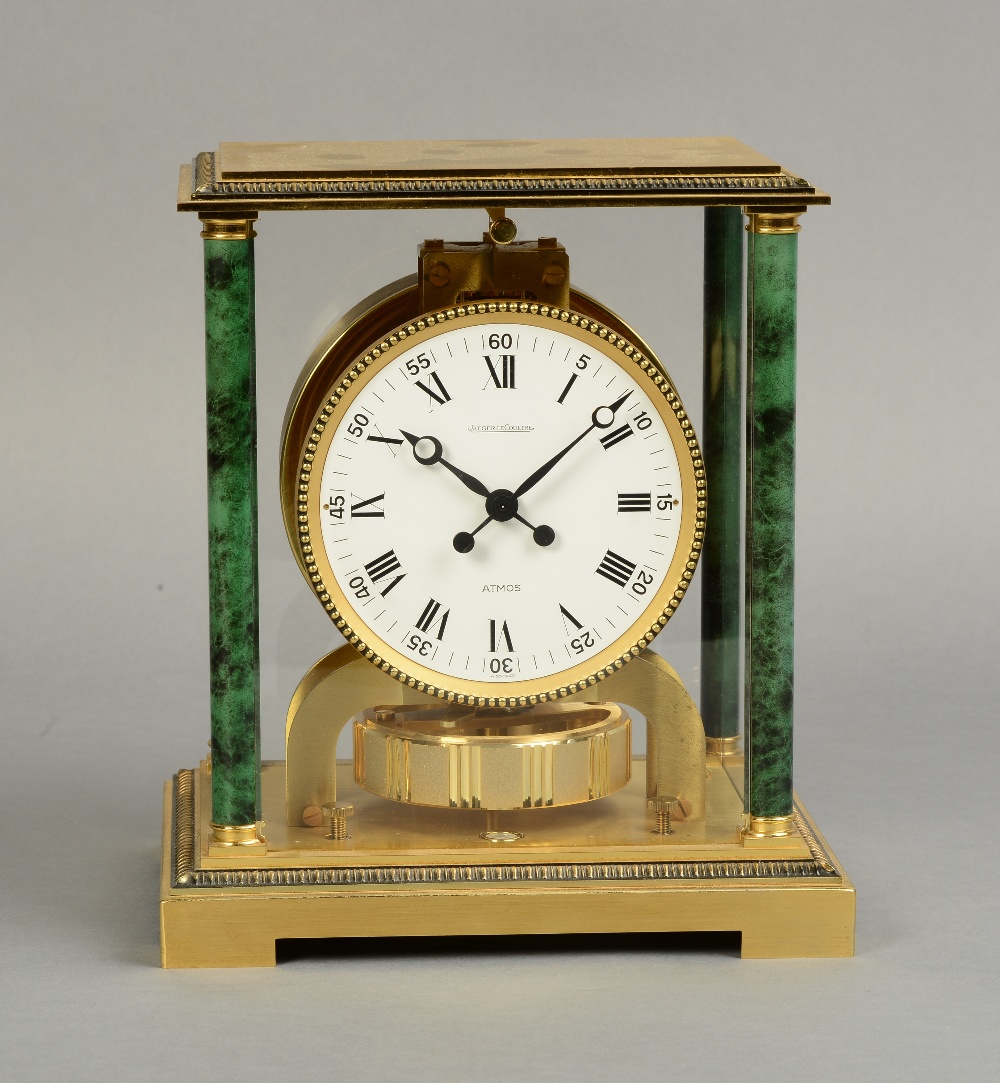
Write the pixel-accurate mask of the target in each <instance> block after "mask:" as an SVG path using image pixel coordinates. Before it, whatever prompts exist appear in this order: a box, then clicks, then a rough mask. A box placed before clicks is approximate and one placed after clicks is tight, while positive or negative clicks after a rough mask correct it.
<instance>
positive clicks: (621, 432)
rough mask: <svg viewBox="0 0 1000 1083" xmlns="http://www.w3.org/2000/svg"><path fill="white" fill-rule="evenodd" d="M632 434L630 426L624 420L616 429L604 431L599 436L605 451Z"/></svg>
mask: <svg viewBox="0 0 1000 1083" xmlns="http://www.w3.org/2000/svg"><path fill="white" fill-rule="evenodd" d="M631 435H632V428H631V426H630V425H629V423H628V422H627V421H626V422H625V424H624V425H620V426H619V427H618V428H617V429H612V430H611V432H609V433H605V435H604V436H602V437H601V443H602V444H603V445H604V450H605V451H610V450H611V449H612V448H613V447H614V446H615V444H620V443H621V442H622V440H624V439H626V438H627V437H629V436H631Z"/></svg>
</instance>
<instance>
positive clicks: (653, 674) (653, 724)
mask: <svg viewBox="0 0 1000 1083" xmlns="http://www.w3.org/2000/svg"><path fill="white" fill-rule="evenodd" d="M569 698H570V699H571V700H593V699H604V700H614V701H615V702H616V703H624V704H625V705H626V706H627V707H632V708H633V709H634V710H636V711H639V713H640V714H643V715H645V716H646V797H647V798H649V797H666V798H669V799H677V800H681V801H686V802H690V804H691V811H690V813H689V814H688V819H691V820H700V819H703V818H704V816H705V727H704V725H703V724H702V721H701V715H700V714H699V713H698V708H697V707H696V706H695V704H694V700H692V699H691V697H690V696H689V695H688V693H687V689H685V687H684V685H683V683H682V682H681V679H680V677H678V676H677V673H676V672H675V671H674V668H673V666H671V665H670V663H669V662H667V661H666V660H665V659H664V658H661V657H660V655H658V654H656V653H654V652H653V651H651V650H649V649H648V648H647V649H646V650H644V651H642V652H641V653H640V654H639V655H638V656H637V657H636V658H634V659H633V660H632V661H631V662H629V664H628V665H627V666H624V667H623V668H622V669H619V670H618V671H617V672H616V673H613V674H612V675H611V676H610V677H607V678H605V680H603V681H601V683H600V684H599V685H597V686H596V687H594V688H589V689H587V690H586V691H584V692H578V693H577V694H576V695H574V696H570V697H569Z"/></svg>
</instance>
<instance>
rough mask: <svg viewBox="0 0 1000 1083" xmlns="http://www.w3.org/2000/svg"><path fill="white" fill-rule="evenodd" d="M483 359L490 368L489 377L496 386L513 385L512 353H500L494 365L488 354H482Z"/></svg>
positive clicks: (507, 386)
mask: <svg viewBox="0 0 1000 1083" xmlns="http://www.w3.org/2000/svg"><path fill="white" fill-rule="evenodd" d="M483 360H484V361H485V362H486V367H487V368H488V369H489V370H490V379H492V381H493V383H494V385H495V386H496V387H499V388H503V387H506V388H512V387H514V355H513V354H512V353H503V354H500V356H499V357H498V358H497V363H496V364H495V365H494V364H493V358H492V357H490V355H489V354H483Z"/></svg>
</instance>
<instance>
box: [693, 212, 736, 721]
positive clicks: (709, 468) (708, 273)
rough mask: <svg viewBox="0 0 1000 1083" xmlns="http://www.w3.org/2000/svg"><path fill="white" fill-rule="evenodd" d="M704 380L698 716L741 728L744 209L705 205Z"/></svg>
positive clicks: (704, 719)
mask: <svg viewBox="0 0 1000 1083" xmlns="http://www.w3.org/2000/svg"><path fill="white" fill-rule="evenodd" d="M704 322H705V385H704V397H703V403H704V406H703V420H702V427H701V443H702V453H703V454H704V456H705V470H706V474H707V476H708V521H707V526H706V532H705V548H704V549H703V551H702V555H701V716H702V720H703V721H704V723H705V736H706V737H710V738H711V737H715V738H721V737H736V736H737V735H738V734H739V730H740V696H741V694H742V688H741V685H740V595H741V592H742V590H743V581H742V579H741V577H740V557H741V540H740V489H741V486H742V484H743V481H742V479H743V474H742V451H743V440H742V431H741V430H742V423H743V412H742V409H743V395H742V384H743V373H742V371H741V364H740V347H741V345H742V338H743V212H742V210H741V209H740V208H739V207H706V208H705V299H704Z"/></svg>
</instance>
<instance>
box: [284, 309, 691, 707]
mask: <svg viewBox="0 0 1000 1083" xmlns="http://www.w3.org/2000/svg"><path fill="white" fill-rule="evenodd" d="M482 323H515V324H516V323H521V324H527V325H534V326H541V327H550V326H553V325H555V326H556V327H557V328H558V330H560V331H561V332H563V333H564V334H568V335H570V336H571V337H574V338H577V339H578V340H580V341H582V342H585V343H587V342H591V343H592V342H593V340H594V339H596V340H598V341H599V342H600V343H601V345H602V347H603V349H604V351H605V352H606V353H607V354H608V355H609V356H610V357H611V358H612V359H613V360H614V361H616V362H617V363H618V364H619V365H620V366H621V367H622V368H623V369H628V368H629V366H630V365H634V366H635V368H636V370H638V372H632V375H633V377H634V378H636V379H639V378H640V376H644V377H645V378H646V379H647V380H648V381H649V387H647V388H646V390H647V394H648V395H649V398H650V400H651V401H652V403H653V405H654V406H655V407H656V409H657V411H658V412H659V414H660V416H661V418H662V419H663V421H664V424H665V426H666V429H667V433H668V436H669V437H670V440H671V443H672V444H673V445H674V448H675V451H676V453H677V459H678V464H679V467H680V480H681V494H682V501H681V524H680V529H679V531H678V542H677V548H676V551H675V553H674V557H673V559H672V561H671V563H670V566H669V568H668V570H667V573H666V575H665V576H664V579H663V582H662V584H661V586H660V588H659V589H658V590H657V592H656V593H655V595H653V597H652V598H651V599H650V602H649V604H648V605H647V606H646V607H645V608H644V609H643V611H642V613H641V614H640V616H639V617H638V619H637V620H636V621H635V622H633V624H632V625H631V626H630V628H629V629H628V630H626V631H625V632H623V633H622V635H620V636H619V637H617V638H616V639H615V640H614V642H612V643H611V644H609V645H608V646H607V647H606V648H605V649H604V650H603V651H601V652H600V653H598V654H596V655H594V656H592V657H590V658H588V659H586V660H585V661H583V662H582V663H580V664H578V665H576V666H569V667H567V668H565V669H563V670H560V671H559V672H557V673H555V674H552V675H551V676H548V677H540V678H539V677H536V678H532V679H530V680H516V681H510V682H501V681H497V682H486V681H474V680H460V679H458V678H455V677H453V676H451V675H446V674H442V673H439V672H437V671H435V670H433V669H432V668H430V667H427V666H422V665H418V664H416V663H415V662H413V661H412V660H411V659H409V658H407V657H406V656H405V655H403V654H401V653H400V652H398V651H396V650H395V649H394V648H393V647H392V646H391V645H389V644H387V643H385V642H384V641H383V640H382V639H381V638H380V637H379V636H378V635H377V634H376V633H375V632H374V631H372V630H371V629H370V628H367V627H366V626H365V625H364V623H363V621H361V620H360V619H358V620H357V621H356V622H355V624H356V625H357V626H355V625H352V624H351V623H349V622H348V620H347V619H346V618H345V617H344V616H343V612H344V610H346V609H350V603H349V601H348V600H347V599H346V597H345V596H344V594H343V593H342V591H341V590H340V587H339V585H338V584H337V581H336V578H335V576H334V575H333V571H332V567H331V565H330V562H329V559H328V558H327V555H326V553H325V551H324V549H323V546H322V543H321V541H320V540H319V539H321V536H322V535H321V527H320V515H321V511H320V506H321V500H322V494H321V493H320V481H321V478H322V463H323V462H325V458H326V453H327V452H328V450H329V447H330V444H331V442H332V439H333V435H334V433H335V432H336V429H337V423H338V420H339V418H341V417H343V415H344V413H345V411H346V410H347V409H348V408H349V407H350V405H351V403H352V402H353V401H354V399H355V398H356V397H357V395H358V394H359V393H360V391H361V390H362V389H363V388H364V386H365V385H366V384H367V383H368V381H369V380H370V379H371V378H372V377H373V376H374V375H376V374H377V373H378V372H380V371H381V370H382V369H383V368H385V367H386V366H387V365H389V364H392V363H393V362H395V361H396V360H398V359H399V357H400V356H401V355H402V354H403V353H405V352H407V351H408V350H410V349H412V348H413V347H414V346H416V345H419V344H420V343H421V342H423V341H425V340H427V339H430V338H433V337H434V336H435V335H436V334H439V333H440V332H441V331H444V330H451V329H452V328H453V327H454V326H456V325H466V326H476V325H479V324H482ZM608 347H612V349H611V350H609V349H608ZM298 464H299V470H298V486H297V488H298V495H297V500H296V508H297V515H296V520H297V530H298V535H297V538H296V541H297V545H298V549H299V554H298V555H299V558H300V565H301V567H302V569H303V572H304V573H305V575H306V578H307V581H308V582H309V585H310V586H311V587H312V589H313V591H314V592H315V593H316V595H317V597H318V598H319V600H320V602H321V604H322V605H323V607H324V609H325V610H326V612H327V614H328V615H329V617H330V619H331V620H332V621H333V622H334V623H335V624H336V626H337V628H338V629H339V630H340V631H341V633H342V634H343V636H344V638H345V639H346V640H347V642H348V643H349V644H350V645H351V646H352V647H354V648H355V649H356V650H357V651H358V652H359V653H360V654H362V655H363V656H364V657H365V658H366V659H368V660H369V661H370V662H371V663H372V664H373V665H376V666H378V667H379V668H380V669H382V670H383V671H384V672H386V673H388V674H389V675H390V676H391V677H394V678H395V679H396V680H398V681H400V682H401V683H403V684H406V685H408V686H409V687H411V688H415V689H417V690H418V691H420V692H424V693H426V694H427V695H430V696H436V697H438V698H440V699H443V700H446V701H448V702H450V703H467V704H472V705H475V706H489V707H516V706H520V707H524V706H529V705H531V704H535V703H544V702H546V701H548V700H553V699H560V698H562V697H564V696H569V695H573V694H574V693H576V692H579V691H581V690H583V689H585V688H588V687H591V686H593V685H596V684H598V683H599V682H600V681H602V680H603V679H604V678H605V677H607V676H609V675H610V674H611V673H613V672H615V671H616V670H618V669H621V667H622V666H623V665H625V664H626V663H627V662H628V661H629V660H630V659H632V658H634V657H635V656H636V655H638V654H639V652H640V651H641V650H643V648H645V647H647V646H649V644H650V643H651V642H652V641H653V639H654V638H655V637H656V635H657V634H658V633H659V632H660V631H661V630H662V629H663V627H664V625H665V624H666V623H667V621H668V620H669V619H670V617H671V616H672V615H673V613H674V612H675V611H676V609H677V606H678V605H679V604H680V602H681V600H682V599H683V597H684V595H685V593H686V591H687V589H688V586H689V585H690V583H691V580H692V578H693V577H694V572H695V568H696V566H697V562H698V557H699V554H700V552H701V548H702V544H703V541H704V529H705V514H706V507H707V503H706V482H705V468H704V463H703V461H702V456H701V450H700V447H699V445H698V440H697V437H696V436H695V433H694V429H693V426H692V424H691V421H690V419H689V418H688V416H687V413H686V412H685V410H684V406H683V404H682V402H681V400H680V397H679V395H678V394H677V391H676V389H675V388H674V386H673V384H672V382H671V380H670V378H669V376H668V375H667V373H666V371H665V370H664V369H663V366H662V365H661V364H660V363H659V361H658V360H657V359H656V358H655V357H653V356H652V355H650V354H647V353H644V352H643V351H641V350H640V349H639V348H638V347H637V346H635V345H634V344H633V343H632V342H630V341H629V340H628V339H627V338H625V337H624V336H622V335H621V334H619V333H618V332H616V331H614V330H611V329H610V328H608V327H606V326H604V325H603V324H602V323H600V322H598V321H597V320H594V319H593V318H591V317H589V316H584V315H581V314H579V313H576V312H571V311H568V310H566V309H560V308H555V307H552V306H549V305H539V304H533V303H531V302H527V301H486V302H479V303H470V304H468V305H458V306H455V307H452V308H446V309H442V310H439V311H436V312H430V313H426V314H425V315H422V316H420V317H419V318H418V319H415V320H412V321H410V322H408V323H406V324H403V325H402V326H400V327H397V328H396V329H395V330H394V331H393V332H392V333H390V334H389V335H387V336H385V337H384V338H382V339H380V340H379V341H378V342H376V343H374V344H373V345H372V346H371V347H369V349H368V350H367V351H366V352H365V354H364V355H363V356H361V357H359V358H358V359H357V360H356V361H355V362H354V364H353V365H352V366H351V367H350V368H349V369H348V370H347V371H346V372H345V373H344V374H343V376H342V377H341V378H340V379H339V380H338V382H337V384H336V387H335V388H334V389H333V390H332V391H331V392H330V393H329V394H328V395H327V396H325V398H324V401H323V405H322V406H321V407H320V409H319V411H318V413H317V414H316V416H315V417H314V420H313V423H312V425H311V426H310V429H309V436H308V437H307V439H306V442H305V446H304V447H303V448H302V451H301V453H300V455H299V457H298ZM314 539H316V540H317V544H316V545H314V544H313V542H314Z"/></svg>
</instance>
